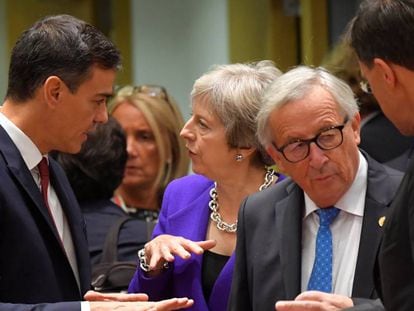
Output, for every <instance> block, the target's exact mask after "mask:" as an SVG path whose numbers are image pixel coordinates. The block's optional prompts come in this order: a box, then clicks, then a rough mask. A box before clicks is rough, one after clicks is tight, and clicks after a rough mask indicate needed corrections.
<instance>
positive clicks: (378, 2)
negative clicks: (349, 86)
mask: <svg viewBox="0 0 414 311" xmlns="http://www.w3.org/2000/svg"><path fill="white" fill-rule="evenodd" d="M413 25H414V0H392V1H391V0H365V1H363V2H362V3H361V5H360V7H359V10H358V12H357V14H356V16H355V18H354V19H353V20H352V21H351V24H350V27H351V29H350V31H351V34H350V35H351V37H350V41H351V42H350V43H351V46H352V47H353V48H354V49H355V51H356V53H357V55H358V58H359V59H360V60H361V61H362V62H363V63H364V64H365V65H367V66H368V67H369V68H370V67H371V66H372V64H373V60H374V58H376V57H378V58H381V59H383V60H385V61H389V62H392V63H394V64H397V65H400V66H403V67H406V68H408V69H410V70H414V31H413Z"/></svg>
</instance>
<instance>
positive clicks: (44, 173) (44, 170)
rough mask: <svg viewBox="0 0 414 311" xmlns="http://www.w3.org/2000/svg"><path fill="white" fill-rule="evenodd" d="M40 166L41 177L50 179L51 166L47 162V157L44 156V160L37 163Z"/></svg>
mask: <svg viewBox="0 0 414 311" xmlns="http://www.w3.org/2000/svg"><path fill="white" fill-rule="evenodd" d="M37 167H38V168H39V174H40V177H41V178H42V179H43V178H47V179H49V166H48V164H47V159H46V158H45V157H42V160H41V161H40V162H39V164H38V165H37Z"/></svg>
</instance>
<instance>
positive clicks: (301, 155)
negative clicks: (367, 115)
mask: <svg viewBox="0 0 414 311" xmlns="http://www.w3.org/2000/svg"><path fill="white" fill-rule="evenodd" d="M347 122H348V118H345V120H344V123H343V124H342V125H337V126H331V127H328V128H326V129H324V130H323V131H322V132H320V133H319V134H318V135H316V136H315V137H313V138H311V139H297V140H296V141H294V142H290V143H288V144H286V145H283V146H282V147H280V148H278V147H277V146H276V144H275V143H274V142H272V144H273V146H274V147H275V148H276V150H277V151H279V152H280V153H282V154H283V156H284V157H285V159H286V160H287V161H289V162H291V163H297V162H299V161H302V160H304V159H306V158H307V157H308V155H309V153H310V144H311V143H315V144H316V145H317V146H318V147H319V148H320V149H322V150H332V149H335V148H337V147H339V146H340V145H341V144H342V142H343V140H344V136H343V133H342V130H343V129H344V127H345V125H346V123H347Z"/></svg>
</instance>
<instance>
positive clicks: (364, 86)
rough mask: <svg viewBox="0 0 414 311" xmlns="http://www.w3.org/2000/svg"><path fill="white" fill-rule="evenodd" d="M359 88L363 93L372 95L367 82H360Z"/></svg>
mask: <svg viewBox="0 0 414 311" xmlns="http://www.w3.org/2000/svg"><path fill="white" fill-rule="evenodd" d="M359 87H360V88H361V90H362V91H363V92H364V93H367V94H372V89H371V85H369V83H368V81H366V80H362V81H360V82H359Z"/></svg>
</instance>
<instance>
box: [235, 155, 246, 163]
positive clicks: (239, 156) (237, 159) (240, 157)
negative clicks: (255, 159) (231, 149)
mask: <svg viewBox="0 0 414 311" xmlns="http://www.w3.org/2000/svg"><path fill="white" fill-rule="evenodd" d="M243 159H244V157H243V155H242V154H240V153H239V154H236V161H237V162H241V161H243Z"/></svg>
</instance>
